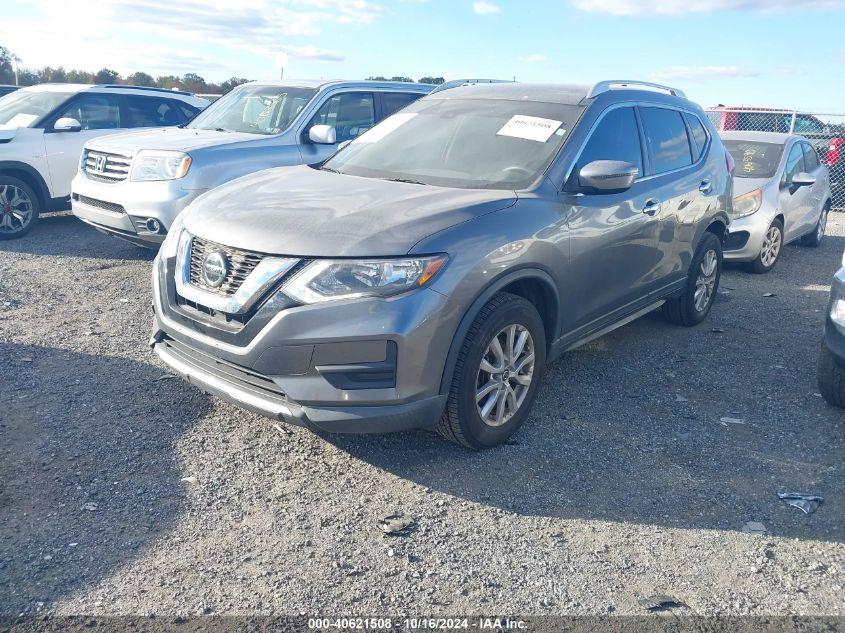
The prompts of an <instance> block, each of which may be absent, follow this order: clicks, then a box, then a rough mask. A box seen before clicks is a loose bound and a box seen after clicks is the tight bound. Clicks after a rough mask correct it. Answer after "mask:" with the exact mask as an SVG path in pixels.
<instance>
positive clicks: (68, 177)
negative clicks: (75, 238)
mask: <svg viewBox="0 0 845 633" xmlns="http://www.w3.org/2000/svg"><path fill="white" fill-rule="evenodd" d="M61 118H70V119H75V120H76V121H78V122H79V123H80V125H81V126H82V129H81V130H79V131H76V132H58V131H54V130H53V124H54V123H55V122H56V121H57V120H58V119H61ZM125 127H128V125H127V124H125V123H124V122H122V121H121V112H120V103H119V100H118V97H117V95H113V94H103V93H99V94H98V93H84V94H81V95H79V96H77V97H74V98H73V99H72V100H71V101H70V102H69V103H68V104H67V105H66V106H65V107H64V108H63V109H62V111H61V112H60V113H59V114H57V115H55V116H54V117H52V119H51V120H50V123H49V124H48V125H47V127H46V128H45V129H44V146H45V148H46V152H47V163H48V165H49V167H50V178H51V180H52V183H53V197H56V198H60V197H64V196H69V195H70V183H71V181H72V180H73V178H74V176H76V171H77V169H78V168H79V161H80V158H81V155H82V148H83V146H84V145H85V143H86V142H88V141H89V140H91V139H93V138H96V137H98V136H104V135H106V134H112V133H114V132H118V131H120V129H121V128H125Z"/></svg>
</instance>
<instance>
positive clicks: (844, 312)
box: [830, 299, 845, 327]
mask: <svg viewBox="0 0 845 633" xmlns="http://www.w3.org/2000/svg"><path fill="white" fill-rule="evenodd" d="M830 320H831V321H833V322H834V323H836V325H838V326H840V327H845V299H836V300H835V301H833V302H832V303H831V304H830Z"/></svg>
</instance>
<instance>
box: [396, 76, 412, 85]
mask: <svg viewBox="0 0 845 633" xmlns="http://www.w3.org/2000/svg"><path fill="white" fill-rule="evenodd" d="M390 81H404V82H405V83H409V84H412V83H414V80H413V79H411V78H410V77H391V78H390Z"/></svg>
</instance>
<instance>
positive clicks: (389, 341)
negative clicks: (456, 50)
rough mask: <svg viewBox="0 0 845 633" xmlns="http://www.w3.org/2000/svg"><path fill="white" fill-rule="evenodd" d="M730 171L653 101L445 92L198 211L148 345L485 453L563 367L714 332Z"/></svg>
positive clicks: (282, 393) (278, 413) (691, 127)
mask: <svg viewBox="0 0 845 633" xmlns="http://www.w3.org/2000/svg"><path fill="white" fill-rule="evenodd" d="M729 165H730V158H729V156H727V155H726V152H725V149H724V147H723V146H722V143H721V141H720V140H719V136H718V135H717V133H716V131H715V129H714V128H713V126H712V124H711V123H710V122H709V121H708V119H707V117H706V116H705V115H704V113H703V112H702V110H701V109H700V108H699V107H698V106H697V105H695V104H693V103H691V102H690V101H688V100H687V99H686V98H685V97H684V95H683V94H682V93H681V92H680V91H678V90H674V89H671V88H666V87H663V86H658V85H655V84H645V83H640V82H618V81H612V82H601V83H599V84H596V85H595V86H593V87H592V88H590V87H581V86H569V85H529V84H519V83H499V84H473V85H466V86H461V87H457V88H453V89H450V90H445V91H441V92H436V93H433V94H431V95H429V96H426V97H423V98H422V99H420V100H418V101H416V102H415V103H413V104H412V105H410V106H409V107H407V108H405V109H404V110H403V111H401V112H399V113H397V114H394V115H393V116H392V117H390V118H388V119H386V120H385V121H383V122H382V123H380V124H379V125H377V126H375V127H374V128H373V129H372V130H370V131H368V132H366V133H365V134H363V135H361V136H360V137H358V138H356V139H355V140H354V141H353V142H352V143H351V144H349V145H348V146H347V147H346V148H344V149H342V150H341V151H340V152H338V153H337V154H336V155H335V156H334V157H332V158H331V159H329V160H327V161H326V162H325V163H324V164H322V165H321V166H318V167H308V166H300V167H286V168H280V169H273V170H267V171H263V172H260V173H256V174H252V175H249V176H245V177H243V178H240V179H238V180H235V181H233V182H230V183H228V184H226V185H223V186H221V187H218V188H216V189H215V190H213V191H211V192H209V193H207V194H205V195H203V196H200V197H199V198H197V199H196V200H195V201H194V202H193V203H192V204H191V205H190V206H189V207H188V209H187V210H186V211H185V212H184V213H183V214H182V215H180V216H179V218H178V219H177V220H176V222H175V224H174V225H173V226H172V227H171V229H170V231H169V233H168V236H167V239H166V240H165V241H164V244H163V246H162V248H161V250H160V252H159V254H158V257H157V259H156V262H155V266H154V273H153V285H154V295H155V297H154V305H155V324H154V332H153V336H152V339H151V345H152V347H153V348H154V350H155V352H156V353H157V354H158V355H159V356H160V357H161V359H162V360H163V361H164V362H165V363H167V364H168V365H169V366H170V367H171V368H172V369H173V370H174V371H175V372H177V373H178V374H181V375H182V376H183V377H185V378H187V379H188V380H189V381H190V382H191V383H192V384H194V385H196V386H197V387H200V388H201V389H203V390H205V391H208V392H211V393H213V394H217V395H219V396H221V397H223V398H226V399H228V400H230V401H232V402H235V403H237V404H239V405H240V406H242V407H244V408H246V409H249V410H252V411H255V412H258V413H260V414H263V415H266V416H269V417H271V418H274V419H277V420H280V421H285V422H289V423H292V424H299V425H304V426H306V427H310V428H312V429H319V430H322V431H330V432H353V433H362V432H383V431H395V430H402V429H416V428H428V429H438V430H439V431H440V433H441V434H442V435H444V436H445V437H446V438H448V439H450V440H453V441H455V442H458V443H460V444H463V445H465V446H467V447H470V448H474V449H479V448H485V447H491V446H495V445H497V444H500V443H502V442H504V441H505V440H506V439H508V438H509V437H510V436H511V435H513V434H514V433H515V432H516V431H517V429H519V428H520V426H521V425H522V424H523V422H525V420H526V418H527V417H528V416H529V413H530V411H531V407H532V404H533V402H534V400H535V398H536V397H537V393H538V388H539V385H540V382H541V379H542V376H543V371H544V369H545V368H546V366H547V365H548V363H550V362H552V360H553V359H554V358H555V357H557V356H558V355H559V354H561V353H562V352H565V351H567V350H571V349H573V348H576V347H578V346H580V345H583V344H584V343H585V342H587V341H589V340H591V339H594V338H596V337H598V336H600V335H602V334H604V333H606V332H608V331H610V330H612V329H614V328H616V327H619V326H620V325H623V324H625V323H628V322H630V321H632V320H633V319H636V318H638V317H640V316H642V315H644V314H646V313H648V312H650V311H652V310H655V309H657V308H662V310H663V314H664V315H665V316H666V318H667V319H668V320H669V321H670V322H671V323H675V324H679V325H683V326H693V325H696V324H698V323H700V322H701V321H702V320H703V319H704V318H705V317H706V316H707V314H708V312H709V310H710V308H711V306H712V304H713V300H714V297H715V296H716V290H717V288H718V285H719V277H720V274H721V267H722V240H723V238H724V236H725V232H726V228H727V224H728V221H729V220H728V218H729V215H730V213H731V206H730V205H731V175H730V173H729Z"/></svg>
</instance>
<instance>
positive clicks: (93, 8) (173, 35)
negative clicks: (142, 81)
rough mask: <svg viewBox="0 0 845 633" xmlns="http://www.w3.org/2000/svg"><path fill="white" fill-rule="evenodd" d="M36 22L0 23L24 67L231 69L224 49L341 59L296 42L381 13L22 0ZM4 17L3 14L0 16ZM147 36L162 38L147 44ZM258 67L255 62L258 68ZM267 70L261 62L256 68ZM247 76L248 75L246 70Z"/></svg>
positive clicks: (223, 1)
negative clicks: (25, 1) (25, 0)
mask: <svg viewBox="0 0 845 633" xmlns="http://www.w3.org/2000/svg"><path fill="white" fill-rule="evenodd" d="M29 4H30V5H31V6H32V7H33V8H34V10H35V11H36V13H37V17H36V18H34V19H29V20H16V19H14V18H10V17H8V15H4V17H3V19H2V20H0V42H2V43H3V45H4V46H6V47H8V48H9V49H10V50H12V51H13V52H14V53H15V54H17V55H18V56H19V57H20V58H21V60H22V65H24V66H27V67H40V66H45V65H50V66H53V67H56V66H64V67H65V68H72V67H75V68H83V69H87V70H96V69H99V68H101V67H103V66H109V67H112V68H115V69H116V70H119V71H121V72H125V71H134V70H145V71H148V72H153V73H171V72H172V73H184V72H191V71H194V72H196V71H197V70H198V69H206V70H208V71H210V72H214V70H215V69H218V70H219V72H221V73H223V71H226V72H229V71H233V70H238V72H240V73H245V74H250V69H243V68H241V69H237V68H232V64H231V57H232V55H231V51H237V50H240V51H246V52H248V53H250V54H252V55H255V56H256V57H258V58H261V59H262V61H263V62H266V61H267V60H270V59H273V57H274V56H275V54H276V53H277V52H280V51H284V52H287V53H288V54H289V55H291V56H292V57H297V58H300V59H308V60H317V61H329V62H331V61H341V60H343V55H342V54H340V53H339V52H337V51H334V50H330V49H327V48H321V47H319V46H316V45H314V44H311V43H307V42H303V41H302V38H303V37H314V36H317V35H318V34H319V33H320V32H321V30H322V29H323V28H324V27H327V26H329V25H332V24H335V25H353V26H354V25H367V24H371V23H373V22H374V21H376V20H377V19H379V18H380V17H381V16H382V15H383V13H384V9H383V8H382V6H381V5H379V4H376V3H375V2H373V1H371V0H240V1H239V2H237V3H235V2H231V1H230V0H180V1H179V2H171V1H170V0H74V1H73V2H67V0H30V2H29ZM4 13H5V11H4ZM151 38H156V40H157V41H162V40H163V41H164V42H165V44H164V46H163V47H162V46H161V45H159V44H158V43H150V39H151ZM259 65H260V64H259ZM264 65H265V66H266V65H267V64H266V63H265V64H264ZM253 72H254V71H253Z"/></svg>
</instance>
